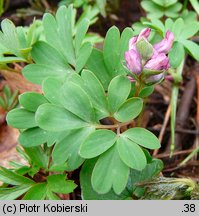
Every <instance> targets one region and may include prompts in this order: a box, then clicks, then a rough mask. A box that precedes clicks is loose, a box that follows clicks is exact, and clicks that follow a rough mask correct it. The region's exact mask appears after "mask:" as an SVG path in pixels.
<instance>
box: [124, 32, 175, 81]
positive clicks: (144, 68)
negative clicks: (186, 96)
mask: <svg viewBox="0 0 199 216" xmlns="http://www.w3.org/2000/svg"><path fill="white" fill-rule="evenodd" d="M150 32H151V30H150V29H149V28H146V29H143V30H142V31H141V32H140V34H139V35H138V36H135V37H133V38H132V39H131V40H130V42H129V51H127V52H126V53H125V59H126V64H127V67H128V69H129V70H130V71H131V72H132V73H131V75H132V76H133V77H134V78H135V79H136V80H137V81H138V82H141V83H142V82H143V83H144V84H147V85H152V84H155V83H158V82H160V81H161V80H162V79H163V78H164V73H165V71H167V70H168V69H169V67H170V64H169V58H168V57H167V55H166V54H167V53H168V52H169V51H170V49H171V47H172V44H173V41H174V35H173V33H172V32H170V31H167V32H166V35H165V38H164V39H163V40H162V41H160V42H159V43H157V44H155V45H152V44H150V43H149V42H148V37H149V35H150Z"/></svg>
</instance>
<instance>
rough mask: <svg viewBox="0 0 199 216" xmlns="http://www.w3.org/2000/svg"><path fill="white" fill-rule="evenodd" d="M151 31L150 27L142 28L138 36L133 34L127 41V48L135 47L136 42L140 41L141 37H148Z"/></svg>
mask: <svg viewBox="0 0 199 216" xmlns="http://www.w3.org/2000/svg"><path fill="white" fill-rule="evenodd" d="M150 33H151V29H150V28H145V29H143V30H142V31H141V32H140V34H139V35H138V36H134V37H132V38H131V39H130V41H129V50H131V49H136V46H135V45H136V42H138V41H140V40H141V39H142V38H145V39H148V37H149V35H150Z"/></svg>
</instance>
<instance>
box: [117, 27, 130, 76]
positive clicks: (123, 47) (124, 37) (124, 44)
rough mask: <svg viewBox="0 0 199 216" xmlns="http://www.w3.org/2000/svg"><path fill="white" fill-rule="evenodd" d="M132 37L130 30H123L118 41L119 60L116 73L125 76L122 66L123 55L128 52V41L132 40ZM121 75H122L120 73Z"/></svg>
mask: <svg viewBox="0 0 199 216" xmlns="http://www.w3.org/2000/svg"><path fill="white" fill-rule="evenodd" d="M132 36H133V29H132V28H125V29H124V31H123V32H122V34H121V39H120V51H119V54H120V60H119V63H120V64H119V68H118V72H119V73H121V72H124V74H126V72H125V68H124V66H123V62H124V60H125V59H124V53H125V52H126V51H127V50H128V47H129V40H130V39H131V38H132ZM121 74H122V73H121Z"/></svg>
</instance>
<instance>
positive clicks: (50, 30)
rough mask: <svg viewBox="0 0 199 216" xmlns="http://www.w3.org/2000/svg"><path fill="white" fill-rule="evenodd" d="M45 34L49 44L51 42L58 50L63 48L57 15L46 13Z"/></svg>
mask: <svg viewBox="0 0 199 216" xmlns="http://www.w3.org/2000/svg"><path fill="white" fill-rule="evenodd" d="M42 24H43V27H44V34H45V38H46V41H47V42H48V44H51V45H52V46H53V47H55V48H57V50H61V46H62V45H61V41H60V40H59V36H58V26H57V22H56V20H55V17H54V16H53V15H52V14H50V13H45V14H44V16H43V21H42Z"/></svg>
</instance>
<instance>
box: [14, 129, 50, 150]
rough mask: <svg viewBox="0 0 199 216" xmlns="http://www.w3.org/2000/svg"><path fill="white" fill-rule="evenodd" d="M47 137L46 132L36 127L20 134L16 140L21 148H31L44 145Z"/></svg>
mask: <svg viewBox="0 0 199 216" xmlns="http://www.w3.org/2000/svg"><path fill="white" fill-rule="evenodd" d="M47 137H48V132H47V131H45V130H42V129H41V128H39V127H36V128H30V129H27V130H25V131H23V132H21V134H20V136H19V139H18V140H19V143H20V144H21V145H22V146H23V147H33V146H38V145H42V144H44V143H45V142H46V141H47Z"/></svg>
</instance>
